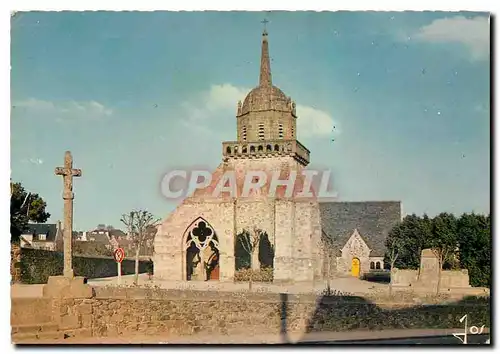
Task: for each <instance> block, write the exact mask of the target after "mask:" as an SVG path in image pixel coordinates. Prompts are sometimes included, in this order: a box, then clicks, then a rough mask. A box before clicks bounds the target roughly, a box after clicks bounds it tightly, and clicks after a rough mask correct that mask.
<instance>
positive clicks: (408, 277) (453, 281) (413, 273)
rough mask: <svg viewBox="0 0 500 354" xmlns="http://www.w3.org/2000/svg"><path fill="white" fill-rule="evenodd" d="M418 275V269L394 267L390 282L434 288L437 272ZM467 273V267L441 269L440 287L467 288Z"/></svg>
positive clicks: (399, 284)
mask: <svg viewBox="0 0 500 354" xmlns="http://www.w3.org/2000/svg"><path fill="white" fill-rule="evenodd" d="M417 277H418V270H411V269H397V268H396V269H394V270H393V272H392V284H393V285H394V286H411V287H424V288H426V287H427V288H430V289H432V288H434V287H436V286H437V277H438V276H437V272H436V274H435V276H433V277H429V276H423V275H422V276H421V277H420V279H417ZM469 287H470V285H469V273H468V271H467V269H461V270H443V271H442V272H441V285H440V288H441V289H448V288H450V289H451V288H469Z"/></svg>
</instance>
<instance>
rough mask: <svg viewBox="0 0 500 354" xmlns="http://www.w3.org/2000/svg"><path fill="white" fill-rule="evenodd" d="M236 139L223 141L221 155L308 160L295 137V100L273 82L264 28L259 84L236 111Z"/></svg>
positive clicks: (225, 158)
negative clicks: (288, 157) (290, 157)
mask: <svg viewBox="0 0 500 354" xmlns="http://www.w3.org/2000/svg"><path fill="white" fill-rule="evenodd" d="M236 119H237V130H238V131H237V141H226V142H223V143H222V147H223V157H224V160H225V161H227V159H229V158H236V159H247V158H266V157H276V156H292V157H293V158H294V159H295V160H296V161H297V162H299V164H300V165H302V166H304V167H305V166H307V165H308V164H309V153H310V152H309V150H308V149H307V148H306V147H305V146H304V145H302V144H301V143H300V142H299V141H298V140H297V113H296V109H295V102H294V101H292V99H291V98H290V97H287V96H286V95H285V93H284V92H283V91H281V90H280V89H279V88H278V87H276V86H274V85H273V82H272V75H271V61H270V58H269V40H268V33H267V30H266V29H264V32H263V33H262V49H261V58H260V75H259V85H258V86H257V87H255V88H254V89H252V90H251V91H250V92H249V93H248V95H247V96H246V98H245V99H244V101H243V103H242V102H241V101H240V102H238V108H237V112H236Z"/></svg>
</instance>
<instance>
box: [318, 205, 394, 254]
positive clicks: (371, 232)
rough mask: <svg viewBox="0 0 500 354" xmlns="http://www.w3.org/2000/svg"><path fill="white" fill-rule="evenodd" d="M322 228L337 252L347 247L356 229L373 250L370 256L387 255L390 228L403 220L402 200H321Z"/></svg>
mask: <svg viewBox="0 0 500 354" xmlns="http://www.w3.org/2000/svg"><path fill="white" fill-rule="evenodd" d="M319 210H320V215H321V228H322V231H323V233H324V235H325V236H326V237H328V238H330V240H331V242H332V245H333V247H335V249H336V252H338V253H340V249H342V247H344V245H345V243H346V242H347V241H348V240H349V237H351V235H352V233H353V232H354V230H355V229H357V230H358V232H359V234H360V236H361V237H362V238H363V240H364V241H365V242H366V244H367V245H368V247H369V248H370V249H371V250H372V251H371V253H370V256H372V257H383V256H384V253H385V240H386V238H387V235H388V233H389V231H390V230H391V229H392V227H394V226H395V225H396V224H397V223H398V222H400V221H401V202H397V201H396V202H394V201H387V202H331V203H319Z"/></svg>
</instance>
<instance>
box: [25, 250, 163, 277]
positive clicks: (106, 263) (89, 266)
mask: <svg viewBox="0 0 500 354" xmlns="http://www.w3.org/2000/svg"><path fill="white" fill-rule="evenodd" d="M63 267H64V263H63V253H62V252H53V251H45V250H36V249H29V248H23V249H22V250H21V263H20V270H21V282H22V283H24V284H45V283H47V280H48V278H49V276H52V275H59V274H62V273H63ZM152 267H153V265H152V262H150V261H144V260H140V261H139V273H146V272H147V271H148V270H150V269H152ZM73 270H74V272H75V275H76V276H83V277H85V278H89V279H94V278H106V277H113V276H118V268H117V265H116V262H115V261H114V259H113V257H104V256H103V257H83V256H80V257H73ZM134 273H135V261H134V260H133V259H124V260H123V262H122V274H123V275H127V274H134Z"/></svg>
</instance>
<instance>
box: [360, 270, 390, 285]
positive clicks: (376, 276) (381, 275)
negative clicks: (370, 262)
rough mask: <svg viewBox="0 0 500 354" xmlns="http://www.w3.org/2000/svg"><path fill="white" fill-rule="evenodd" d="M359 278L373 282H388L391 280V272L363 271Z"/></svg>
mask: <svg viewBox="0 0 500 354" xmlns="http://www.w3.org/2000/svg"><path fill="white" fill-rule="evenodd" d="M361 279H362V280H366V281H371V282H375V283H389V282H390V281H391V273H390V272H388V271H371V272H368V273H364V274H363V275H362V276H361Z"/></svg>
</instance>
